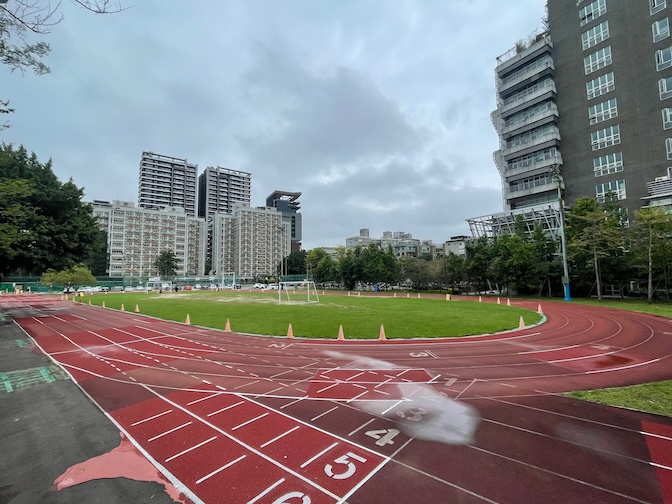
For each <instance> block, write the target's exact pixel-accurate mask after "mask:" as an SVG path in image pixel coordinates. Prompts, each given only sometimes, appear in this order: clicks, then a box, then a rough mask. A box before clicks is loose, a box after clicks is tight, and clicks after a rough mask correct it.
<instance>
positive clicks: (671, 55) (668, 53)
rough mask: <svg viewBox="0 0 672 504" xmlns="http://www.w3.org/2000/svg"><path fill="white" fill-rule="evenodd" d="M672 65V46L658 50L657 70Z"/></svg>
mask: <svg viewBox="0 0 672 504" xmlns="http://www.w3.org/2000/svg"><path fill="white" fill-rule="evenodd" d="M671 66H672V47H666V48H665V49H658V50H657V51H656V70H658V71H659V72H660V71H661V70H665V69H666V68H670V67H671Z"/></svg>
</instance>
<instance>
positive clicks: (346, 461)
mask: <svg viewBox="0 0 672 504" xmlns="http://www.w3.org/2000/svg"><path fill="white" fill-rule="evenodd" d="M350 459H353V460H357V461H358V462H362V463H364V462H366V459H365V458H364V457H360V456H359V455H357V454H355V453H352V452H348V453H346V454H345V455H342V456H340V457H338V458H337V459H336V460H334V463H335V464H339V465H343V466H345V468H344V469H345V471H343V472H334V466H332V465H331V464H327V465H325V466H324V472H325V473H326V474H327V476H329V477H330V478H334V479H337V480H342V479H348V478H349V477H350V476H352V475H353V474H355V472H356V471H357V467H355V464H354V462H352V461H351V460H350ZM341 469H343V468H341Z"/></svg>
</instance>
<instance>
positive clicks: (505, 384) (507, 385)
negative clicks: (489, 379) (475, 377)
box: [500, 383, 516, 388]
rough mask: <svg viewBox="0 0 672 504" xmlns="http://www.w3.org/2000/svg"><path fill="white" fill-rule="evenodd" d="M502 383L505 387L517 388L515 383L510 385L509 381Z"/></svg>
mask: <svg viewBox="0 0 672 504" xmlns="http://www.w3.org/2000/svg"><path fill="white" fill-rule="evenodd" d="M500 385H502V386H504V387H512V388H516V386H515V385H509V384H508V383H500Z"/></svg>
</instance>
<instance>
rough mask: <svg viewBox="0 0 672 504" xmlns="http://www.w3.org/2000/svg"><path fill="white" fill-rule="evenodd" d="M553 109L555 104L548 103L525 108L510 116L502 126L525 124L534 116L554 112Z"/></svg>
mask: <svg viewBox="0 0 672 504" xmlns="http://www.w3.org/2000/svg"><path fill="white" fill-rule="evenodd" d="M555 108H556V107H555V104H553V103H552V102H550V101H546V102H543V103H540V104H539V105H535V106H534V107H529V108H526V109H525V110H522V111H520V112H518V113H517V114H514V115H512V116H511V117H509V118H508V119H507V120H506V121H505V122H504V126H513V125H514V124H519V123H522V122H525V121H527V120H528V119H532V118H533V117H535V116H538V115H541V114H543V113H544V112H546V111H548V110H554V109H555Z"/></svg>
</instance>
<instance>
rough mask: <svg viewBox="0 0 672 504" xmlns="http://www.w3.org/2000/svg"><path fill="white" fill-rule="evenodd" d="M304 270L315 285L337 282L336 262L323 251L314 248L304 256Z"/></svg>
mask: <svg viewBox="0 0 672 504" xmlns="http://www.w3.org/2000/svg"><path fill="white" fill-rule="evenodd" d="M306 269H307V271H308V274H309V275H312V276H313V281H314V282H315V283H321V282H330V281H336V280H338V266H337V264H336V261H334V259H332V257H331V256H330V255H329V254H328V253H327V252H326V251H325V250H323V249H321V248H315V249H312V250H309V251H308V252H307V254H306Z"/></svg>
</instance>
